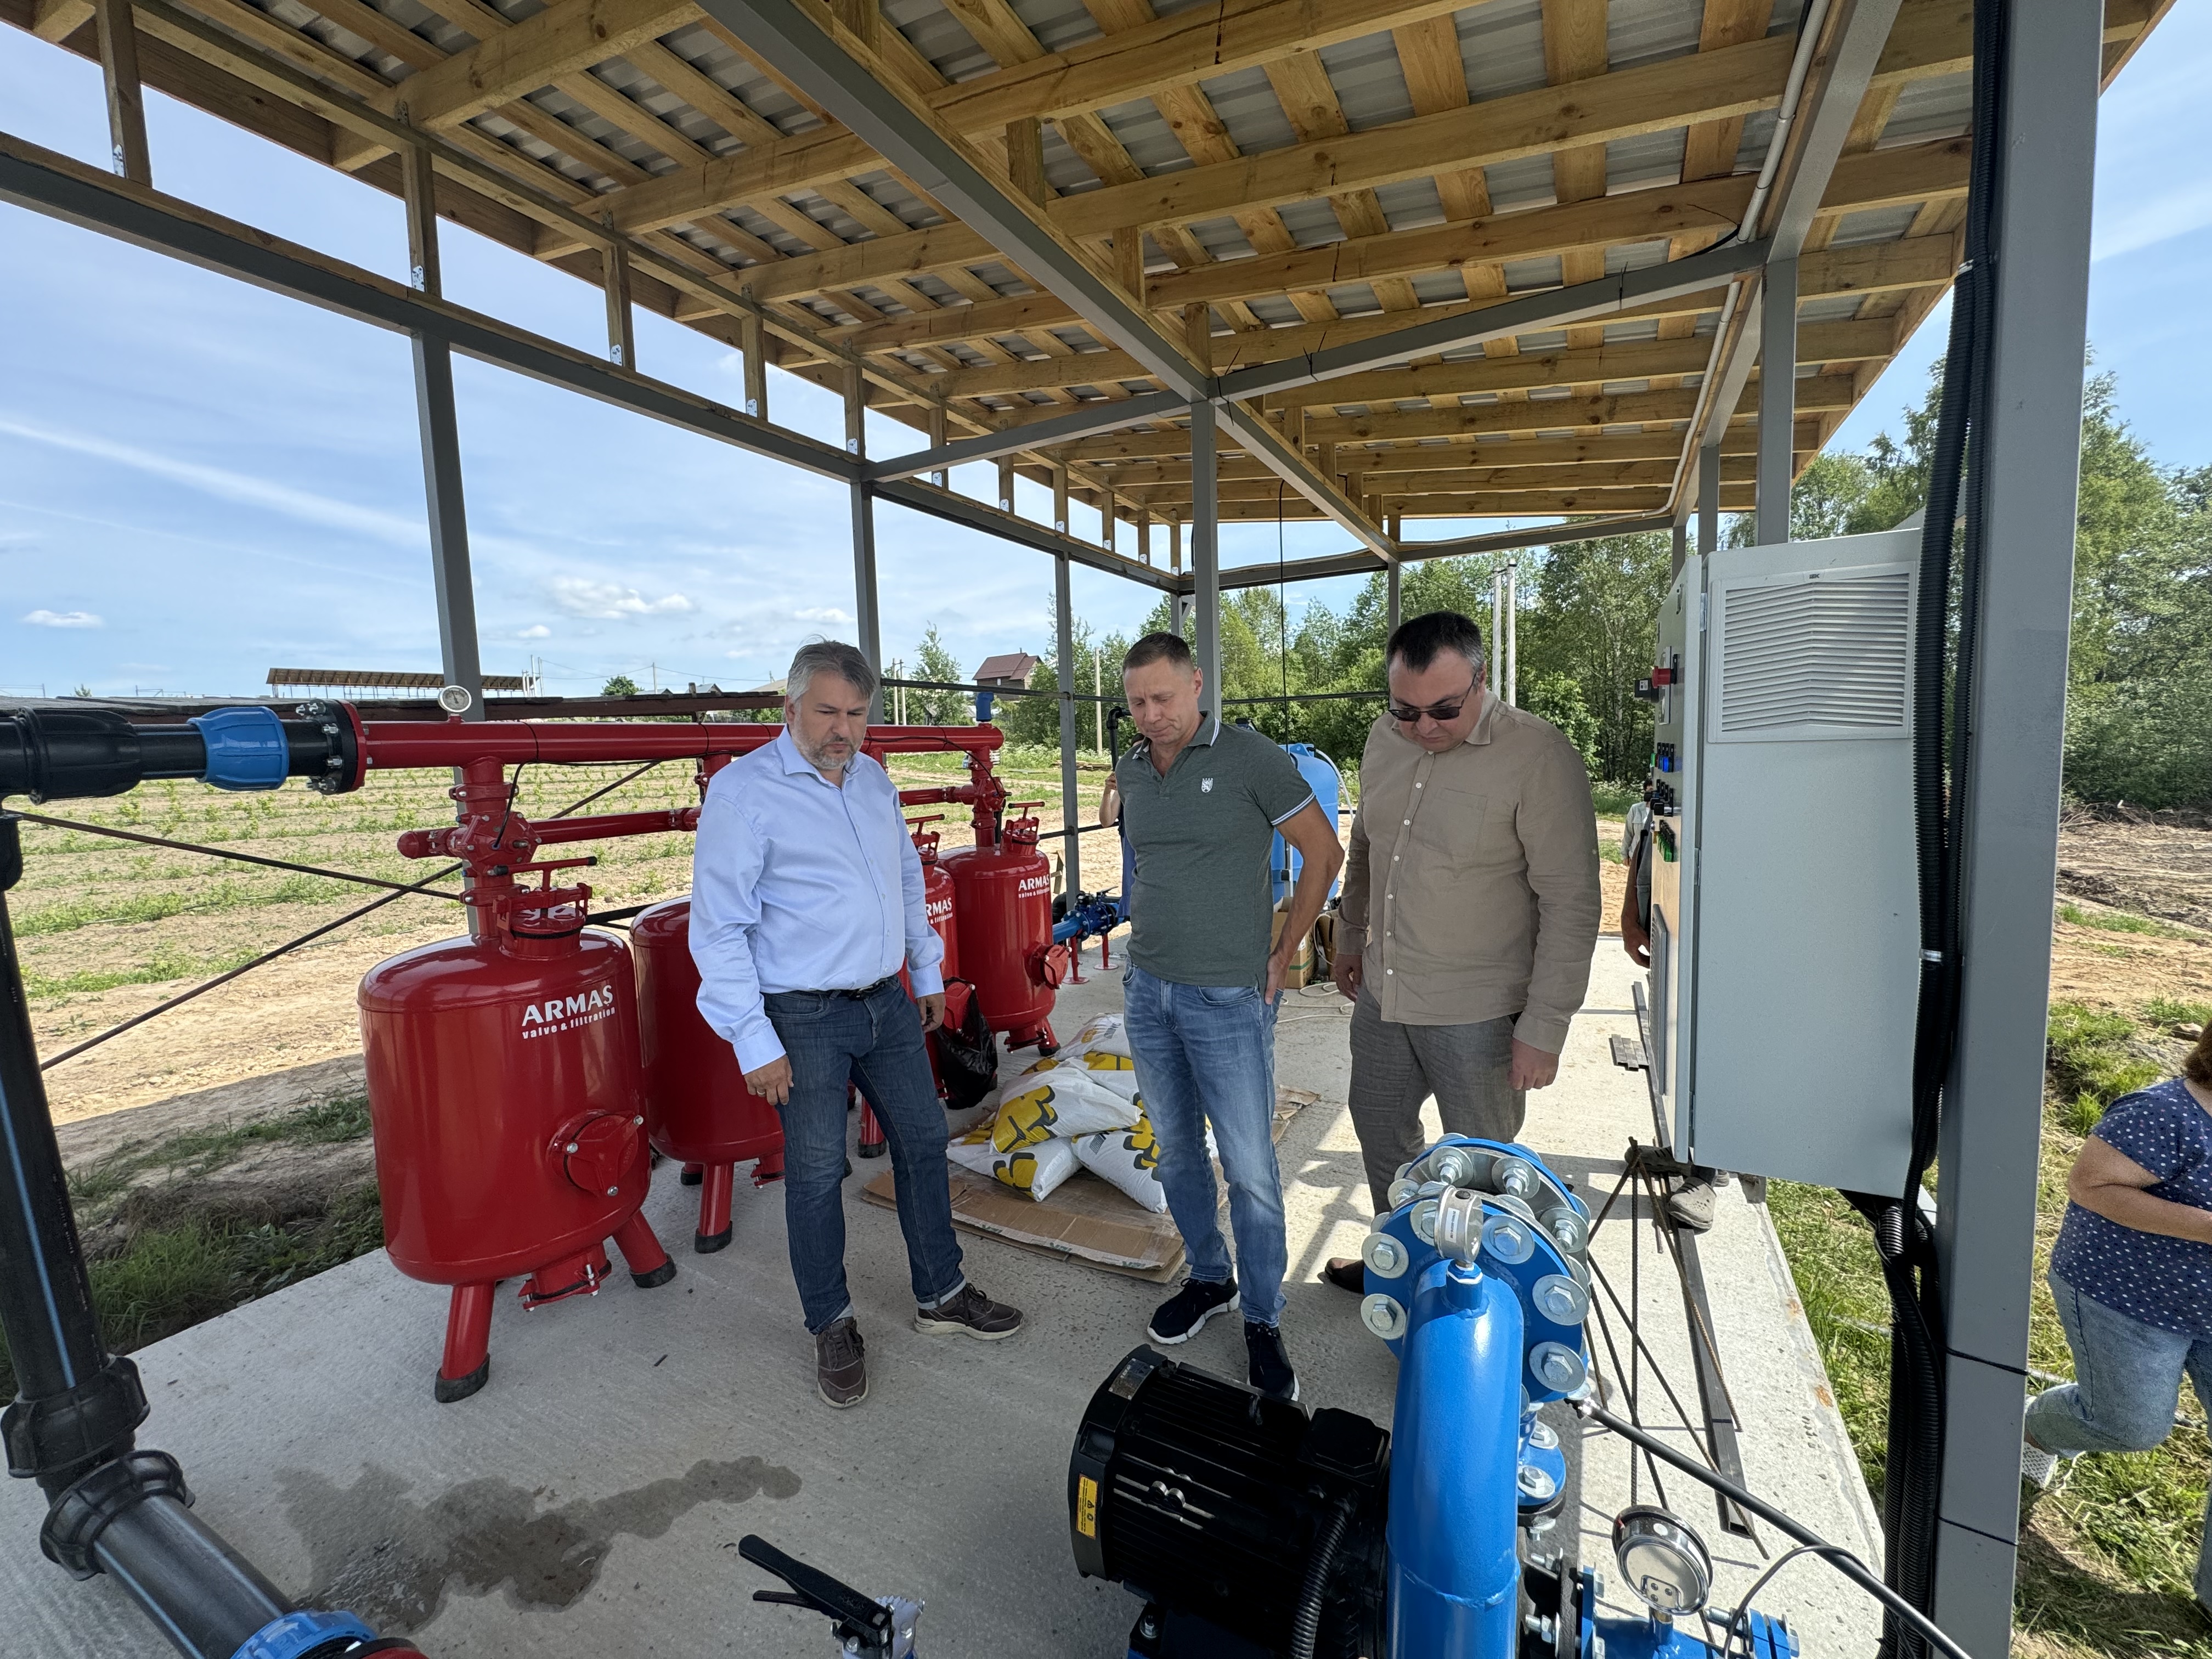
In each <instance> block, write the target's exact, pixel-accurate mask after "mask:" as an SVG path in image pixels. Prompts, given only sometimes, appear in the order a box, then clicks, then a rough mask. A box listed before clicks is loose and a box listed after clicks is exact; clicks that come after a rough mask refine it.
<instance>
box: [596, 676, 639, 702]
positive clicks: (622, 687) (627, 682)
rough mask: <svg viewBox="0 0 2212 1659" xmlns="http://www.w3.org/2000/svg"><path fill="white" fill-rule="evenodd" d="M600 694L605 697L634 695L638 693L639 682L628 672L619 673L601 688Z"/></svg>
mask: <svg viewBox="0 0 2212 1659" xmlns="http://www.w3.org/2000/svg"><path fill="white" fill-rule="evenodd" d="M599 695H600V696H603V697H634V696H636V695H637V682H636V681H635V680H634V679H632V678H630V677H629V675H627V674H617V675H615V676H613V677H612V678H610V679H609V680H608V681H607V683H606V684H605V685H603V686H601V687H600V688H599Z"/></svg>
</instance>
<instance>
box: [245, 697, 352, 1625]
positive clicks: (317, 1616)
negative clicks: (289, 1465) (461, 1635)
mask: <svg viewBox="0 0 2212 1659" xmlns="http://www.w3.org/2000/svg"><path fill="white" fill-rule="evenodd" d="M225 712H226V713H228V710H226V711H225ZM374 1640H376V1632H374V1631H373V1630H371V1629H370V1628H369V1627H368V1626H367V1625H364V1624H362V1622H361V1620H358V1619H356V1618H355V1617H354V1616H353V1615H352V1614H351V1613H312V1612H301V1613H286V1614H285V1615H284V1616H283V1618H282V1619H272V1620H270V1621H269V1622H268V1623H267V1624H265V1625H264V1626H262V1627H261V1628H260V1629H259V1630H258V1631H256V1632H253V1634H252V1635H251V1636H249V1637H247V1638H246V1641H245V1643H244V1644H243V1645H242V1646H240V1649H239V1650H238V1651H237V1652H236V1653H235V1654H234V1655H232V1656H231V1659H305V1656H307V1655H308V1654H311V1653H320V1652H322V1651H324V1650H326V1649H327V1650H329V1651H331V1652H332V1653H336V1654H343V1653H345V1652H346V1651H348V1648H345V1647H337V1646H335V1645H334V1644H337V1643H340V1642H343V1643H346V1644H349V1646H350V1644H354V1643H358V1642H374Z"/></svg>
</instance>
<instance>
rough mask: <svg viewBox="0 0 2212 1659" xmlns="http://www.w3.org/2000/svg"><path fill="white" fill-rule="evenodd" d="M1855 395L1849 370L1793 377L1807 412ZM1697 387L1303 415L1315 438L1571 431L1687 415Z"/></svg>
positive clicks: (1753, 402)
mask: <svg viewBox="0 0 2212 1659" xmlns="http://www.w3.org/2000/svg"><path fill="white" fill-rule="evenodd" d="M1757 386H1758V381H1757V380H1756V379H1755V378H1754V380H1753V382H1752V384H1751V386H1749V387H1747V389H1746V391H1745V392H1744V396H1743V398H1742V400H1741V402H1739V403H1738V404H1737V406H1736V415H1737V417H1738V418H1747V417H1749V416H1753V415H1755V414H1756V413H1757V412H1758V409H1759V400H1758V397H1757ZM1856 398H1857V386H1856V382H1855V381H1854V380H1853V378H1852V377H1851V376H1850V375H1849V374H1820V375H1815V376H1814V377H1813V378H1812V379H1810V380H1800V381H1798V382H1797V407H1798V408H1799V409H1801V410H1807V411H1814V410H1824V409H1849V408H1850V406H1851V404H1852V403H1853V402H1854V401H1855V399H1856ZM1697 400H1698V394H1697V393H1696V392H1623V393H1620V394H1618V395H1615V396H1610V397H1608V396H1606V395H1604V394H1602V393H1600V394H1598V395H1596V396H1585V397H1578V398H1533V399H1530V400H1528V402H1525V403H1496V404H1475V405H1473V406H1471V407H1470V406H1467V405H1462V406H1461V407H1459V408H1456V409H1426V410H1418V411H1414V412H1409V413H1404V414H1400V413H1397V412H1395V411H1390V412H1381V413H1370V414H1366V415H1339V416H1312V415H1310V416H1307V417H1306V432H1307V435H1308V436H1310V437H1311V438H1312V439H1313V440H1314V441H1315V442H1316V443H1320V442H1324V441H1326V442H1331V443H1336V444H1347V443H1372V442H1375V441H1390V442H1407V441H1413V440H1417V439H1422V438H1449V437H1455V436H1460V435H1474V434H1477V433H1482V432H1553V431H1575V430H1579V429H1583V428H1592V427H1608V426H1631V425H1643V424H1645V423H1647V422H1657V421H1686V420H1688V419H1690V418H1691V417H1692V416H1693V415H1694V414H1696V412H1697Z"/></svg>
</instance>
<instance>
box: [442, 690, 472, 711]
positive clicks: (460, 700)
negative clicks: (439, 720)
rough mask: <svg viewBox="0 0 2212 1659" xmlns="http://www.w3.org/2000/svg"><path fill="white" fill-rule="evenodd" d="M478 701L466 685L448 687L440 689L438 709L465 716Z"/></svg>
mask: <svg viewBox="0 0 2212 1659" xmlns="http://www.w3.org/2000/svg"><path fill="white" fill-rule="evenodd" d="M475 701H476V699H475V698H474V697H473V696H471V695H470V694H469V688H468V687H467V686H465V685H446V686H441V687H440V688H439V689H438V707H439V708H442V709H444V710H445V711H446V712H447V714H467V713H468V712H469V705H470V704H471V703H472V702H475Z"/></svg>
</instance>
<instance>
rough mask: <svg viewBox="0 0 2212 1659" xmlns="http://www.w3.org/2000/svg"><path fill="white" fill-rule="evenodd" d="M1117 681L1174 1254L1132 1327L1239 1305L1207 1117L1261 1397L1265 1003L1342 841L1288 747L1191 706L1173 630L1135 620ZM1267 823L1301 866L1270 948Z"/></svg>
mask: <svg viewBox="0 0 2212 1659" xmlns="http://www.w3.org/2000/svg"><path fill="white" fill-rule="evenodd" d="M1121 689H1122V692H1123V695H1124V696H1125V697H1126V698H1127V702H1128V705H1129V713H1130V715H1131V717H1132V719H1133V720H1134V722H1135V724H1136V727H1137V730H1138V731H1139V732H1141V733H1143V738H1142V740H1141V741H1140V742H1139V743H1137V744H1133V745H1132V746H1131V748H1130V749H1129V750H1128V752H1127V753H1126V754H1124V755H1123V756H1121V758H1120V760H1119V761H1118V762H1117V763H1115V769H1114V778H1115V786H1116V787H1117V789H1118V790H1119V792H1120V794H1121V823H1122V825H1123V827H1124V831H1125V833H1126V834H1127V837H1128V844H1129V847H1130V848H1131V850H1132V851H1133V853H1134V854H1135V859H1136V866H1135V875H1134V877H1133V879H1132V880H1131V881H1130V883H1129V923H1130V942H1129V951H1128V961H1129V966H1128V968H1127V969H1126V970H1125V971H1124V972H1123V974H1122V975H1121V984H1122V988H1123V995H1124V1001H1125V1004H1126V1009H1125V1012H1126V1017H1127V1030H1128V1035H1129V1051H1130V1054H1131V1056H1132V1057H1133V1059H1134V1060H1135V1061H1136V1065H1137V1086H1138V1088H1139V1090H1140V1091H1142V1093H1143V1095H1144V1097H1145V1103H1146V1107H1147V1109H1149V1111H1150V1113H1151V1115H1152V1131H1153V1133H1154V1135H1155V1136H1156V1137H1157V1138H1158V1142H1159V1149H1160V1165H1159V1173H1160V1185H1161V1186H1162V1187H1163V1188H1164V1189H1165V1190H1166V1193H1167V1200H1168V1212H1169V1213H1170V1214H1171V1215H1173V1216H1174V1217H1175V1223H1176V1228H1177V1230H1178V1231H1181V1232H1182V1243H1183V1251H1184V1254H1185V1255H1186V1256H1187V1257H1188V1261H1189V1263H1190V1276H1189V1278H1188V1279H1185V1280H1184V1281H1183V1285H1182V1289H1181V1290H1180V1291H1177V1292H1176V1294H1175V1295H1174V1296H1173V1297H1170V1298H1169V1299H1168V1300H1167V1301H1166V1302H1164V1303H1163V1304H1160V1306H1159V1308H1158V1310H1156V1311H1155V1312H1154V1313H1153V1315H1152V1322H1151V1324H1150V1326H1149V1327H1148V1328H1147V1329H1146V1335H1148V1336H1150V1337H1151V1338H1152V1340H1154V1341H1155V1342H1167V1343H1176V1342H1184V1341H1188V1340H1189V1339H1190V1338H1191V1337H1192V1336H1194V1334H1197V1332H1198V1330H1199V1328H1200V1327H1201V1326H1202V1325H1204V1324H1205V1323H1206V1321H1207V1320H1209V1319H1211V1318H1212V1317H1213V1316H1214V1315H1216V1314H1218V1313H1226V1312H1229V1311H1230V1310H1233V1309H1235V1308H1237V1306H1238V1305H1239V1302H1240V1292H1239V1289H1238V1285H1237V1275H1236V1273H1233V1272H1232V1271H1231V1264H1230V1258H1229V1249H1228V1246H1227V1245H1226V1244H1225V1243H1224V1242H1223V1240H1222V1237H1221V1228H1220V1225H1219V1223H1218V1220H1217V1218H1216V1217H1217V1196H1216V1193H1215V1189H1214V1185H1213V1170H1212V1165H1211V1164H1210V1163H1209V1162H1208V1160H1207V1158H1206V1125H1207V1124H1208V1123H1209V1122H1211V1123H1212V1126H1213V1138H1214V1142H1215V1144H1216V1146H1218V1148H1219V1150H1220V1154H1221V1172H1222V1174H1223V1175H1224V1176H1225V1177H1226V1178H1227V1180H1228V1182H1229V1224H1230V1230H1231V1231H1232V1232H1233V1233H1234V1234H1235V1235H1236V1237H1237V1267H1239V1268H1241V1269H1242V1270H1243V1289H1242V1292H1241V1302H1242V1306H1243V1310H1244V1345H1245V1349H1246V1352H1247V1356H1248V1358H1249V1376H1250V1377H1251V1381H1252V1386H1253V1387H1254V1388H1255V1389H1260V1390H1261V1391H1262V1392H1263V1393H1267V1394H1271V1395H1275V1396H1276V1397H1278V1398H1279V1399H1284V1400H1295V1399H1297V1397H1298V1379H1297V1372H1296V1371H1295V1370H1292V1369H1291V1362H1290V1358H1289V1356H1288V1355H1287V1354H1285V1352H1284V1351H1283V1337H1282V1331H1281V1328H1280V1321H1281V1318H1282V1312H1283V1273H1284V1271H1285V1268H1286V1267H1287V1266H1288V1265H1289V1258H1290V1250H1289V1246H1288V1243H1287V1241H1286V1240H1285V1237H1284V1232H1283V1182H1282V1176H1281V1174H1280V1172H1279V1170H1277V1168H1276V1166H1275V1139H1274V1116H1275V1003H1276V999H1277V998H1278V997H1279V996H1280V995H1281V994H1282V988H1283V976H1284V973H1285V969H1287V968H1288V966H1289V963H1290V960H1291V956H1292V955H1293V954H1294V953H1295V952H1296V951H1297V945H1298V941H1299V940H1301V939H1304V937H1305V935H1306V933H1307V932H1308V930H1310V928H1311V927H1313V924H1314V918H1315V917H1316V916H1317V915H1320V914H1321V907H1322V902H1324V901H1325V900H1326V899H1327V898H1328V891H1329V888H1330V887H1331V886H1332V885H1333V884H1334V882H1335V880H1336V872H1337V871H1338V870H1339V869H1340V868H1341V867H1342V866H1343V863H1344V849H1343V848H1341V847H1340V846H1339V845H1338V843H1337V839H1336V826H1335V825H1334V824H1333V823H1330V822H1329V821H1328V814H1326V813H1325V812H1323V811H1322V810H1321V806H1320V805H1319V804H1318V803H1317V802H1316V800H1315V799H1314V794H1313V791H1312V790H1311V789H1310V788H1309V787H1307V786H1306V781H1305V780H1304V778H1302V777H1300V776H1299V775H1298V769H1297V763H1295V762H1293V761H1292V760H1291V757H1290V756H1289V755H1288V754H1287V753H1285V751H1284V750H1281V749H1280V748H1279V747H1277V746H1276V745H1275V744H1272V743H1270V742H1268V741H1267V738H1263V737H1261V735H1260V734H1259V733H1258V732H1255V731H1252V730H1250V729H1249V728H1248V727H1244V726H1224V725H1223V724H1222V723H1221V721H1220V720H1218V718H1216V717H1214V716H1212V715H1209V714H1206V712H1205V711H1204V710H1203V709H1202V708H1200V707H1199V696H1200V691H1201V690H1202V689H1203V685H1202V677H1201V676H1200V673H1199V671H1198V668H1197V665H1195V664H1194V662H1193V661H1192V659H1191V654H1190V647H1188V645H1185V644H1184V643H1183V641H1182V638H1181V636H1180V635H1175V634H1147V635H1145V637H1144V638H1142V639H1141V640H1139V641H1137V642H1136V644H1135V645H1134V646H1133V647H1130V650H1129V654H1128V657H1127V659H1126V660H1125V661H1124V662H1123V664H1122V668H1121ZM1277 830H1280V831H1281V832H1282V835H1283V838H1284V839H1285V841H1287V842H1289V843H1290V844H1291V846H1292V847H1294V848H1297V852H1298V854H1299V857H1300V859H1301V860H1303V865H1302V867H1301V870H1300V872H1299V878H1298V884H1297V887H1296V889H1295V890H1293V891H1292V893H1291V900H1290V914H1289V915H1288V916H1287V917H1285V921H1284V926H1283V932H1282V938H1281V942H1280V943H1279V944H1278V945H1273V947H1272V948H1271V946H1270V942H1269V937H1268V930H1269V927H1270V926H1271V919H1272V913H1273V904H1272V902H1271V897H1272V892H1271V884H1270V881H1269V876H1268V857H1269V854H1270V852H1271V851H1272V849H1273V845H1274V840H1275V832H1276V831H1277Z"/></svg>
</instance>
